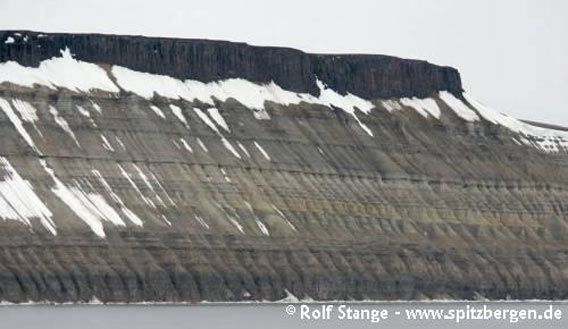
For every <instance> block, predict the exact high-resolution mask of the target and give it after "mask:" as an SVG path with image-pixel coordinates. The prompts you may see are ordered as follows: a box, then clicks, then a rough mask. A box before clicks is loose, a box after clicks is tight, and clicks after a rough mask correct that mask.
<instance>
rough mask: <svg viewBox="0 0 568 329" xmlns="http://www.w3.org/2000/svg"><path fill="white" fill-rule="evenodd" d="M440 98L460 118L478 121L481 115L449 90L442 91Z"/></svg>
mask: <svg viewBox="0 0 568 329" xmlns="http://www.w3.org/2000/svg"><path fill="white" fill-rule="evenodd" d="M438 95H439V96H440V99H441V100H443V101H444V103H446V105H448V106H449V107H450V108H451V109H452V110H453V111H454V112H455V113H456V114H457V115H458V116H459V117H460V118H462V119H464V120H465V121H470V122H471V121H478V120H479V116H478V115H477V114H476V113H475V111H473V110H472V109H471V108H469V106H467V105H466V104H465V103H464V102H462V101H461V100H460V99H458V98H456V96H454V95H453V94H452V93H450V92H448V91H440V92H439V93H438Z"/></svg>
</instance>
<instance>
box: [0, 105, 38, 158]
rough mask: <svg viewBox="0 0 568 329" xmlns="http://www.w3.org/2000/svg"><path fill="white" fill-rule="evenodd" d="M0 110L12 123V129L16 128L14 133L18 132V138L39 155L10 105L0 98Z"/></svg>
mask: <svg viewBox="0 0 568 329" xmlns="http://www.w3.org/2000/svg"><path fill="white" fill-rule="evenodd" d="M0 108H2V111H4V113H5V114H6V116H7V117H8V119H9V120H10V122H12V124H13V125H14V127H15V128H16V131H18V133H19V134H20V136H22V138H23V139H24V141H26V143H27V144H28V145H29V146H30V147H31V148H32V149H33V150H35V151H36V152H37V153H39V154H41V152H40V151H39V149H38V148H37V147H36V145H35V143H34V141H33V139H32V137H31V136H30V135H29V134H28V132H27V131H26V128H24V125H23V124H22V121H21V120H20V118H19V117H18V115H17V114H16V113H15V112H14V110H13V109H12V106H10V103H9V102H8V101H6V100H5V99H3V98H0Z"/></svg>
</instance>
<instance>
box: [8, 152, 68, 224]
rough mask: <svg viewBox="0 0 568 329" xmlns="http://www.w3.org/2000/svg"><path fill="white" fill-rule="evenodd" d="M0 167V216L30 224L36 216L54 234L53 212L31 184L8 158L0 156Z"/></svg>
mask: <svg viewBox="0 0 568 329" xmlns="http://www.w3.org/2000/svg"><path fill="white" fill-rule="evenodd" d="M0 168H1V169H2V171H3V172H4V177H2V178H3V180H0V218H2V219H3V220H7V219H9V220H16V221H19V222H22V223H24V224H26V225H28V226H30V227H31V226H32V224H31V219H33V218H38V219H39V220H40V222H41V224H42V225H43V227H45V228H46V229H47V230H48V231H49V232H51V234H53V235H56V234H57V231H56V226H55V223H54V222H53V220H52V219H51V217H52V216H53V214H52V213H51V211H50V210H49V209H48V208H47V206H46V205H45V204H44V203H43V202H42V201H41V199H40V198H39V197H38V196H37V194H36V193H35V192H34V190H33V187H32V184H31V183H30V182H29V181H27V180H24V179H23V178H22V177H21V176H20V174H18V172H17V171H16V170H15V169H14V167H13V166H12V164H10V162H9V161H8V159H6V158H4V157H0Z"/></svg>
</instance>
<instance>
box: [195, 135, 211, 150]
mask: <svg viewBox="0 0 568 329" xmlns="http://www.w3.org/2000/svg"><path fill="white" fill-rule="evenodd" d="M197 144H199V147H201V149H202V150H203V151H205V152H207V153H208V152H209V150H208V149H207V146H205V144H203V142H202V141H201V138H199V137H198V138H197Z"/></svg>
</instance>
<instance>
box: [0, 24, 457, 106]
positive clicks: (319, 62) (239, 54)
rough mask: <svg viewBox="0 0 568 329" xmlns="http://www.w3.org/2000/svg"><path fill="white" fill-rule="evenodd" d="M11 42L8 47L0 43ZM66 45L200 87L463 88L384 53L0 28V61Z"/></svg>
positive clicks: (78, 53) (83, 55)
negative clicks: (231, 81) (230, 83)
mask: <svg viewBox="0 0 568 329" xmlns="http://www.w3.org/2000/svg"><path fill="white" fill-rule="evenodd" d="M8 38H13V39H14V42H13V43H8V44H5V43H4V41H5V40H8ZM66 47H68V48H69V49H71V51H72V52H73V54H74V56H75V58H77V59H80V60H84V61H87V62H94V63H105V64H114V65H120V66H124V67H127V68H130V69H133V70H136V71H142V72H149V73H155V74H164V75H169V76H172V77H176V78H179V79H193V80H200V81H203V82H209V81H216V80H222V79H227V78H242V79H247V80H250V81H253V82H260V83H269V82H271V81H274V82H276V83H277V84H278V85H280V86H281V87H283V88H284V89H288V90H292V91H296V92H307V93H311V94H314V95H317V94H318V93H319V89H318V88H317V85H316V78H320V79H321V80H323V81H324V82H325V83H326V84H327V85H329V86H330V87H331V88H333V89H335V90H337V91H338V92H340V93H342V94H344V93H346V92H350V93H352V94H355V95H358V96H361V97H365V98H379V97H384V98H389V97H407V96H408V97H410V96H417V97H426V96H429V95H430V94H432V93H434V92H436V91H438V90H447V91H450V92H453V93H455V94H459V93H460V92H461V91H462V87H461V80H460V76H459V73H458V71H457V70H456V69H454V68H451V67H441V66H437V65H433V64H430V63H428V62H425V61H418V60H407V59H401V58H396V57H391V56H383V55H314V54H307V53H304V52H301V51H299V50H295V49H289V48H276V47H254V46H249V45H247V44H244V43H233V42H226V41H209V40H188V39H167V38H147V37H139V36H120V35H100V34H64V33H49V34H42V33H37V32H29V31H20V32H17V31H0V62H6V61H16V62H18V63H20V64H22V65H25V66H37V65H38V64H39V63H40V62H41V61H43V60H45V59H49V58H51V57H54V56H59V55H60V50H61V49H65V48H66Z"/></svg>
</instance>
